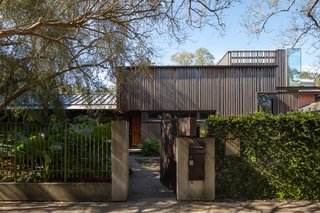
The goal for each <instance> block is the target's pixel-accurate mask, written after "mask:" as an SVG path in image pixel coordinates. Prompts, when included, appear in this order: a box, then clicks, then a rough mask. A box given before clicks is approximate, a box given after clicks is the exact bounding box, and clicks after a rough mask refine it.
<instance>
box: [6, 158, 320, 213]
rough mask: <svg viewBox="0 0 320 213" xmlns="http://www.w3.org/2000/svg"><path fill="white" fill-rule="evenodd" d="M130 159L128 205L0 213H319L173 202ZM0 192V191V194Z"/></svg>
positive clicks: (319, 208)
mask: <svg viewBox="0 0 320 213" xmlns="http://www.w3.org/2000/svg"><path fill="white" fill-rule="evenodd" d="M135 158H137V156H130V167H131V168H132V170H133V174H131V175H130V189H129V191H130V193H129V200H128V202H0V212H10V213H11V212H12V213H15V212H17V213H22V212H40V213H48V212H54V213H60V212H61V213H65V212H66V213H78V212H84V213H91V212H92V213H98V212H137V213H140V212H150V213H152V212H205V213H209V212H225V213H229V212H234V213H236V212H250V213H251V212H270V213H274V212H319V213H320V203H319V202H291V203H290V202H262V201H259V202H234V203H226V202H177V201H176V199H175V195H174V193H173V192H172V191H171V190H168V189H167V188H165V187H164V186H162V185H161V184H160V182H159V172H156V171H155V170H152V169H147V168H146V167H143V166H142V165H141V164H139V163H137V161H136V160H135ZM0 193H1V192H0Z"/></svg>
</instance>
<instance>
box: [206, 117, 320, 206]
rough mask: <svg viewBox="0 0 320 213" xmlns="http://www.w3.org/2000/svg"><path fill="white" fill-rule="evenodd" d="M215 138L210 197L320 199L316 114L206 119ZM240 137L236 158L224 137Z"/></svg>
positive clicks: (319, 134) (319, 119)
mask: <svg viewBox="0 0 320 213" xmlns="http://www.w3.org/2000/svg"><path fill="white" fill-rule="evenodd" d="M207 126H208V134H209V135H210V136H212V137H215V138H216V184H217V186H216V195H217V197H218V198H223V199H226V198H238V199H261V198H280V199H312V200H313V199H318V200H319V199H320V187H319V186H320V113H312V112H308V113H304V112H292V113H287V114H285V115H270V114H266V113H262V112H258V113H253V114H246V115H242V116H231V117H229V118H223V117H220V116H210V117H209V118H208V120H207ZM230 134H232V135H233V136H234V137H236V138H239V139H240V150H241V154H240V157H235V156H225V155H224V139H225V138H226V137H227V136H228V135H230Z"/></svg>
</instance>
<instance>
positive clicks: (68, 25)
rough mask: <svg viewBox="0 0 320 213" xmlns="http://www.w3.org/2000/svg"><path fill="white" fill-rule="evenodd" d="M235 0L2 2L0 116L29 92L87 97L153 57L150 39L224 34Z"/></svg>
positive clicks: (23, 0) (0, 1) (37, 94)
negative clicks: (207, 31) (83, 92)
mask: <svg viewBox="0 0 320 213" xmlns="http://www.w3.org/2000/svg"><path fill="white" fill-rule="evenodd" d="M234 1H236V0H222V1H210V0H194V1H173V0H154V1H149V0H128V1H121V0H120V1H118V0H65V1H60V0H59V1H58V0H50V1H48V0H14V1H13V0H0V69H1V73H0V96H1V100H0V111H1V110H3V109H5V108H6V106H8V104H10V103H12V102H13V101H14V100H16V99H17V98H18V97H20V96H23V95H24V94H26V93H27V92H29V93H30V92H31V93H33V94H36V96H37V97H41V95H39V91H40V93H42V95H44V94H46V95H47V96H49V97H50V96H51V94H52V93H53V92H54V91H58V92H69V91H70V89H71V88H73V87H77V88H79V87H83V86H85V87H86V88H88V90H91V89H93V88H95V87H100V86H101V85H102V84H103V81H110V80H112V78H113V74H114V70H115V68H116V67H119V66H125V65H131V64H135V63H139V61H140V60H141V59H142V60H145V58H152V56H153V55H154V50H153V46H152V45H151V43H152V39H151V38H154V37H156V36H161V37H163V36H164V35H167V36H169V37H170V38H175V39H177V40H178V41H180V39H183V38H184V36H185V34H184V33H183V30H184V29H185V28H186V27H190V28H201V27H203V26H205V25H211V26H212V27H214V28H215V29H218V30H221V29H223V28H224V27H225V24H224V22H223V19H222V16H221V14H222V12H223V11H224V10H225V9H227V8H229V7H230V6H231V5H232V3H233V2H234Z"/></svg>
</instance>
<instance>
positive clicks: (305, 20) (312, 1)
mask: <svg viewBox="0 0 320 213" xmlns="http://www.w3.org/2000/svg"><path fill="white" fill-rule="evenodd" d="M280 16H282V17H285V18H286V20H287V21H288V22H287V23H283V24H282V25H281V26H279V28H278V30H279V40H280V41H281V44H282V45H283V46H290V47H295V46H299V45H302V44H305V43H307V44H308V45H309V47H310V49H311V50H312V51H314V53H316V54H317V55H319V57H320V3H319V0H308V1H305V0H257V1H253V3H252V4H251V6H249V7H248V9H247V11H246V13H245V15H244V18H243V25H244V26H245V27H246V29H247V30H248V32H249V33H250V34H254V35H257V36H259V35H260V34H261V33H262V32H268V31H270V30H273V26H272V25H271V24H270V22H271V21H272V20H274V19H276V18H278V17H280ZM319 59H320V58H319ZM318 63H319V64H320V61H319V62H318Z"/></svg>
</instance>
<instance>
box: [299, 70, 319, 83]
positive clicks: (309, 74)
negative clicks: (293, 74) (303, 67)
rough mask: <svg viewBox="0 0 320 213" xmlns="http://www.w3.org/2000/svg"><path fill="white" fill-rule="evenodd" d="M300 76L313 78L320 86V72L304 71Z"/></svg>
mask: <svg viewBox="0 0 320 213" xmlns="http://www.w3.org/2000/svg"><path fill="white" fill-rule="evenodd" d="M300 78H301V79H312V80H314V85H315V86H320V73H316V72H307V71H303V72H301V73H300Z"/></svg>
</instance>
